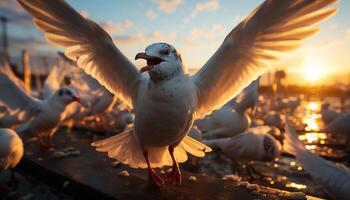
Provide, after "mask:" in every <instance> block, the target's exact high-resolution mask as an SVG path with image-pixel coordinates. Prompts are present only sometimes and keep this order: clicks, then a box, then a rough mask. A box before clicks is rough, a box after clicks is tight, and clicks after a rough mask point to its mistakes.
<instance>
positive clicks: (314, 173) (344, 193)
mask: <svg viewBox="0 0 350 200" xmlns="http://www.w3.org/2000/svg"><path fill="white" fill-rule="evenodd" d="M285 130H286V139H285V143H284V145H283V148H284V149H285V150H286V151H287V152H288V153H291V154H293V155H295V157H296V161H297V162H298V163H299V164H300V165H301V166H302V167H303V169H305V170H306V171H307V172H308V173H309V174H310V175H311V177H312V178H313V179H314V180H315V181H317V182H318V183H319V184H321V185H322V186H323V187H324V189H325V190H326V191H327V192H328V194H329V195H330V196H331V197H332V198H333V199H344V200H345V199H348V197H349V196H350V169H349V168H347V167H346V166H344V165H339V166H337V165H335V164H334V163H332V162H330V161H327V160H325V159H323V158H322V157H321V156H318V155H315V154H313V153H311V152H309V151H307V150H306V149H305V148H304V145H303V144H302V143H301V142H300V141H299V139H298V135H297V133H296V131H295V129H294V128H293V127H292V126H291V125H290V124H289V123H288V122H286V125H285Z"/></svg>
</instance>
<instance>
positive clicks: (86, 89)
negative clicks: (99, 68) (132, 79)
mask: <svg viewBox="0 0 350 200" xmlns="http://www.w3.org/2000/svg"><path fill="white" fill-rule="evenodd" d="M59 55H60V57H61V58H62V59H63V60H64V61H65V62H67V63H68V64H69V65H70V68H69V69H70V70H71V72H72V73H71V74H72V75H71V76H72V77H71V86H72V87H73V88H74V89H76V90H77V92H78V93H79V94H82V95H83V96H80V97H81V99H82V100H83V101H86V102H88V104H89V105H88V106H86V108H85V109H84V110H83V112H80V113H79V114H78V115H77V116H76V117H75V118H76V119H80V118H84V117H91V116H93V117H95V118H98V119H99V120H100V118H101V115H102V114H104V113H105V112H106V111H107V110H109V109H110V108H111V106H112V105H114V103H115V100H116V99H115V97H114V95H113V94H112V93H111V92H109V91H108V90H107V89H106V88H105V87H103V86H102V85H101V84H100V83H99V82H98V81H97V80H96V79H94V78H93V77H91V76H90V75H88V74H86V73H85V72H84V71H83V70H82V69H80V68H78V67H77V64H76V63H75V62H74V61H73V60H71V59H69V58H67V57H66V56H65V55H64V54H63V53H61V52H59Z"/></svg>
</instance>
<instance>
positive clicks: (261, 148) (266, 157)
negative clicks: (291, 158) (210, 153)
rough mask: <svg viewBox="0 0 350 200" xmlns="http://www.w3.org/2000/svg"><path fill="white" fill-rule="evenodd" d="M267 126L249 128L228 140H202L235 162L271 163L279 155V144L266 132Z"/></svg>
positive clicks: (268, 129) (267, 130)
mask: <svg viewBox="0 0 350 200" xmlns="http://www.w3.org/2000/svg"><path fill="white" fill-rule="evenodd" d="M269 131H271V129H270V128H269V127H268V126H258V127H254V128H249V129H248V130H247V131H246V132H244V133H241V134H239V135H236V136H234V137H230V138H220V139H212V140H204V141H203V142H204V143H205V144H206V145H208V146H210V147H212V148H219V149H221V150H222V151H223V152H224V153H225V154H226V155H227V156H228V157H230V158H231V159H233V160H235V161H246V162H247V161H273V160H274V159H275V158H276V157H278V156H280V154H281V150H282V148H281V144H280V143H279V142H278V141H277V140H276V139H275V138H274V137H272V136H271V135H269V134H268V132H269Z"/></svg>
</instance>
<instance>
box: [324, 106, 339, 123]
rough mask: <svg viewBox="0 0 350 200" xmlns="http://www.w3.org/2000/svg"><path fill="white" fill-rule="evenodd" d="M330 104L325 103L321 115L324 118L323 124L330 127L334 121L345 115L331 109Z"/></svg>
mask: <svg viewBox="0 0 350 200" xmlns="http://www.w3.org/2000/svg"><path fill="white" fill-rule="evenodd" d="M329 106H330V104H329V103H324V104H322V106H321V110H320V114H321V116H322V120H323V122H324V123H325V124H326V125H328V124H329V123H331V122H332V121H333V120H334V119H336V118H338V117H340V116H341V115H342V114H343V113H340V112H337V111H335V110H331V109H329Z"/></svg>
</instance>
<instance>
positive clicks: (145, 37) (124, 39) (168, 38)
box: [113, 31, 177, 46]
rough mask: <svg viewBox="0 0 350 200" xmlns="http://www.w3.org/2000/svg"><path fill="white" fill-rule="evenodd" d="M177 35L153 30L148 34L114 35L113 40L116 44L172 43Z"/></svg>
mask: <svg viewBox="0 0 350 200" xmlns="http://www.w3.org/2000/svg"><path fill="white" fill-rule="evenodd" d="M176 37H177V34H176V33H175V32H170V33H168V34H162V33H161V32H159V31H153V32H152V33H149V34H144V33H142V32H137V33H134V34H131V35H126V36H115V37H113V40H114V41H115V43H117V44H118V45H119V44H120V45H126V46H130V45H141V44H142V45H148V44H151V43H154V42H160V41H162V42H168V43H172V42H173V41H174V40H175V39H176Z"/></svg>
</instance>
